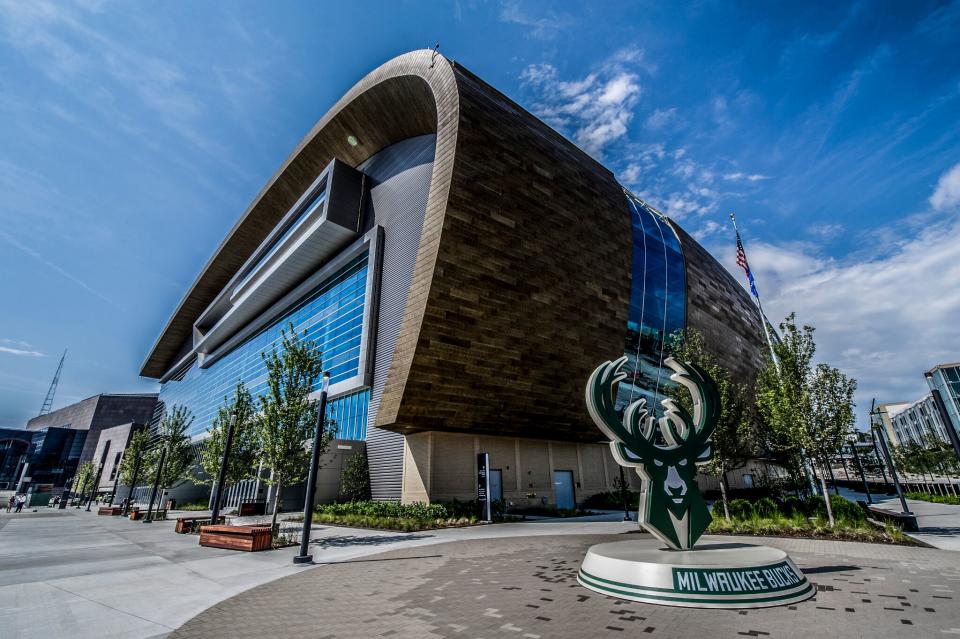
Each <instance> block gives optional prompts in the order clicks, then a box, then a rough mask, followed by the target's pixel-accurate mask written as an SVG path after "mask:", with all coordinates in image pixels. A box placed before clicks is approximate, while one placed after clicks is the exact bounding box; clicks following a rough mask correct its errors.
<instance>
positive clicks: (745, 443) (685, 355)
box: [667, 328, 760, 520]
mask: <svg viewBox="0 0 960 639" xmlns="http://www.w3.org/2000/svg"><path fill="white" fill-rule="evenodd" d="M669 349H670V351H671V354H672V355H673V356H674V357H675V358H677V359H679V360H681V361H684V362H691V363H693V364H696V365H697V366H699V367H700V368H702V369H703V370H705V371H706V372H707V374H708V375H710V377H711V378H713V381H714V382H715V383H716V384H717V393H718V395H719V397H720V421H719V422H718V423H717V427H716V430H714V431H713V435H712V440H713V457H712V458H711V459H710V461H709V462H707V463H706V464H704V465H703V466H701V469H702V470H703V471H704V472H705V473H707V474H710V475H713V476H715V477H717V478H718V480H719V483H720V497H721V501H722V503H723V514H724V516H725V517H726V518H727V519H728V520H729V519H730V503H729V498H728V492H729V486H728V483H727V473H728V472H730V471H732V470H736V469H737V468H742V467H743V466H744V465H745V464H746V463H747V462H748V461H749V460H750V459H751V458H753V457H755V456H756V455H757V454H758V453H759V451H760V446H759V442H760V437H759V433H758V431H759V428H758V425H757V421H756V419H755V418H754V417H755V415H754V414H753V411H752V410H751V407H750V402H749V399H748V397H747V393H748V391H747V389H746V387H745V386H744V385H742V384H738V383H736V382H734V381H732V380H731V379H730V372H729V371H728V370H727V369H725V368H723V367H722V366H720V365H719V364H718V363H717V362H716V359H715V358H714V357H713V355H712V354H711V353H710V351H709V350H708V349H707V345H706V340H705V339H704V337H703V334H702V333H701V332H700V331H698V330H696V329H694V328H688V329H687V330H686V331H685V332H684V331H678V332H677V333H675V334H674V335H673V336H672V337H671V340H670V343H669ZM667 394H668V395H670V397H671V398H672V399H673V400H674V401H675V402H677V403H678V404H680V405H682V406H683V407H684V408H685V409H686V410H687V411H689V412H691V413H692V411H693V406H692V405H691V399H690V394H689V393H688V392H687V391H686V390H684V389H681V388H677V387H675V386H674V387H671V388H670V389H669V390H668V391H667Z"/></svg>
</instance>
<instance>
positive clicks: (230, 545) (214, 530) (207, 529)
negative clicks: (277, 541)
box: [200, 525, 273, 552]
mask: <svg viewBox="0 0 960 639" xmlns="http://www.w3.org/2000/svg"><path fill="white" fill-rule="evenodd" d="M272 542H273V534H272V533H271V531H270V526H269V525H267V526H201V527H200V545H201V546H208V547H210V548H227V549H228V550H243V551H246V552H257V551H258V550H269V549H270V547H271V545H272Z"/></svg>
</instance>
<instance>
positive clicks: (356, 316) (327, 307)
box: [160, 254, 367, 436]
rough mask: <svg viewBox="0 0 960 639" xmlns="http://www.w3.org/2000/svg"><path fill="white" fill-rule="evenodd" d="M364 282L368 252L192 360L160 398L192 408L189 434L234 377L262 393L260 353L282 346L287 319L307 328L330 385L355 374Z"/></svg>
mask: <svg viewBox="0 0 960 639" xmlns="http://www.w3.org/2000/svg"><path fill="white" fill-rule="evenodd" d="M366 281H367V255H366V254H363V255H361V256H358V257H357V258H355V259H353V260H351V261H350V262H349V263H348V264H347V265H346V266H344V267H343V268H342V269H340V270H339V271H338V272H337V273H336V274H334V275H333V276H331V277H330V278H329V279H327V280H326V281H325V282H323V283H322V284H321V285H320V286H318V287H317V288H316V289H314V290H313V291H312V292H310V293H309V294H308V295H307V296H306V297H304V298H303V299H302V300H301V301H300V302H298V303H297V304H296V305H294V306H293V307H292V308H291V309H290V310H289V311H287V312H286V313H284V314H283V315H282V316H281V317H279V318H278V319H276V320H275V321H274V322H272V323H271V324H270V325H269V326H267V327H265V328H263V329H262V330H261V331H260V332H258V333H257V334H256V335H253V336H252V337H250V338H249V339H247V340H246V341H244V342H243V343H242V344H240V345H239V346H237V347H236V348H234V349H233V350H232V351H230V352H229V353H228V354H226V355H224V356H223V357H222V358H220V359H219V360H217V361H216V362H215V363H214V364H213V365H211V366H210V367H209V368H200V367H199V366H198V365H197V364H196V363H194V364H193V365H192V366H191V367H190V368H189V369H188V370H187V371H186V373H185V374H184V375H183V376H182V377H181V378H180V379H179V380H177V379H174V380H171V381H168V382H166V383H165V384H163V385H162V386H161V388H160V400H161V402H163V403H164V404H165V405H166V406H171V405H173V404H180V405H183V406H186V407H187V408H189V409H190V411H191V413H192V414H193V417H194V421H193V424H192V426H191V429H190V432H189V434H190V435H191V436H193V435H198V434H201V433H203V432H205V431H206V430H207V429H208V428H209V427H210V425H211V423H212V422H213V419H214V417H216V414H217V410H218V409H219V408H220V406H222V405H223V403H224V400H225V398H226V397H228V396H230V395H231V394H232V393H233V389H234V386H236V384H237V382H238V381H242V382H243V383H244V384H245V385H246V387H247V389H248V390H249V391H250V393H251V394H252V395H253V397H254V399H256V398H257V396H258V395H259V394H261V393H264V392H266V390H267V386H266V381H267V368H266V365H265V363H264V361H263V354H264V353H269V352H270V351H271V349H273V348H274V347H276V348H279V347H280V344H281V339H282V338H281V331H283V330H285V329H286V328H287V327H288V326H289V325H290V324H291V323H292V324H293V328H294V330H295V331H296V332H297V333H299V334H302V333H303V332H304V331H306V336H307V338H308V339H312V340H314V341H316V343H317V345H318V346H319V348H320V350H321V351H322V352H323V366H324V370H327V371H330V375H331V377H330V382H331V383H332V384H335V383H337V382H340V381H343V380H346V379H349V378H351V377H354V376H356V375H357V374H358V373H359V366H360V341H361V332H362V330H363V310H364V304H365V299H364V298H365V296H366ZM320 383H321V380H320V379H319V378H318V379H317V381H316V385H315V387H314V389H315V390H319V388H320Z"/></svg>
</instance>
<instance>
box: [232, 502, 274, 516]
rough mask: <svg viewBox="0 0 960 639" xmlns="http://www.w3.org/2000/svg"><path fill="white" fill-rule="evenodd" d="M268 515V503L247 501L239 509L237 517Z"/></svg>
mask: <svg viewBox="0 0 960 639" xmlns="http://www.w3.org/2000/svg"><path fill="white" fill-rule="evenodd" d="M266 514H267V502H265V501H245V502H243V503H241V504H240V507H239V508H238V509H237V517H250V516H256V515H266Z"/></svg>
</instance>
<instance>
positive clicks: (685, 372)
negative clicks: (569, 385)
mask: <svg viewBox="0 0 960 639" xmlns="http://www.w3.org/2000/svg"><path fill="white" fill-rule="evenodd" d="M626 361H627V358H626V357H621V358H620V359H618V360H616V361H615V362H604V363H603V364H601V365H600V366H598V367H597V369H596V370H595V371H593V374H591V375H590V379H589V381H588V382H587V388H586V402H587V410H588V411H589V413H590V417H591V418H593V421H594V422H595V423H596V424H597V427H599V428H600V430H601V431H603V433H604V434H605V435H606V436H607V437H609V438H610V448H611V450H612V451H613V457H614V459H616V460H617V463H619V464H620V465H621V466H626V467H633V468H636V469H637V474H638V475H640V478H641V480H642V487H641V489H640V509H639V515H638V519H639V521H640V524H641V525H642V526H643V527H644V528H646V529H647V530H648V531H650V532H651V533H652V534H653V535H655V536H656V537H658V538H659V539H660V540H661V541H663V542H664V543H665V544H667V545H668V546H669V547H671V548H673V549H674V550H686V549H688V548H692V547H693V545H694V544H695V543H697V540H698V539H699V538H700V535H702V534H703V531H704V530H706V529H707V526H709V525H710V521H711V516H710V511H709V509H707V505H706V503H705V502H704V500H703V495H701V494H700V490H699V488H697V482H696V474H697V464H698V463H703V462H706V461H709V460H710V456H711V454H712V452H713V450H712V445H711V441H710V435H711V434H713V430H714V428H716V426H717V421H718V419H719V417H720V399H719V396H718V394H717V387H716V384H715V383H714V381H713V380H712V379H710V377H709V376H708V375H707V374H706V372H704V371H703V369H701V368H699V367H698V366H696V365H694V364H691V363H680V362H678V361H677V360H675V359H673V358H672V357H670V358H667V359H666V361H665V362H664V363H665V364H666V365H667V366H669V367H670V368H671V369H672V370H673V371H674V374H673V375H671V376H670V379H672V380H673V381H675V382H677V383H678V384H681V385H683V386H684V387H685V388H686V389H687V390H688V391H689V392H690V396H691V397H692V399H693V415H692V416H691V415H690V413H689V412H688V411H687V410H686V409H685V408H684V407H683V406H680V405H678V404H677V403H676V402H674V401H673V400H672V399H664V400H663V401H662V402H661V404H662V405H663V408H664V414H663V417H661V418H660V419H659V420H657V419H656V418H655V417H654V415H652V414H650V413H649V412H648V410H647V402H646V400H645V399H638V400H637V401H635V402H633V403H632V404H630V405H629V406H627V407H626V409H625V410H624V412H623V418H622V419H620V418H619V417H618V415H617V411H616V410H615V408H614V404H615V395H614V385H615V384H617V383H619V382H620V381H621V380H624V379H626V377H627V374H626V373H625V372H623V370H622V368H623V365H624V364H625V363H626Z"/></svg>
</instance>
